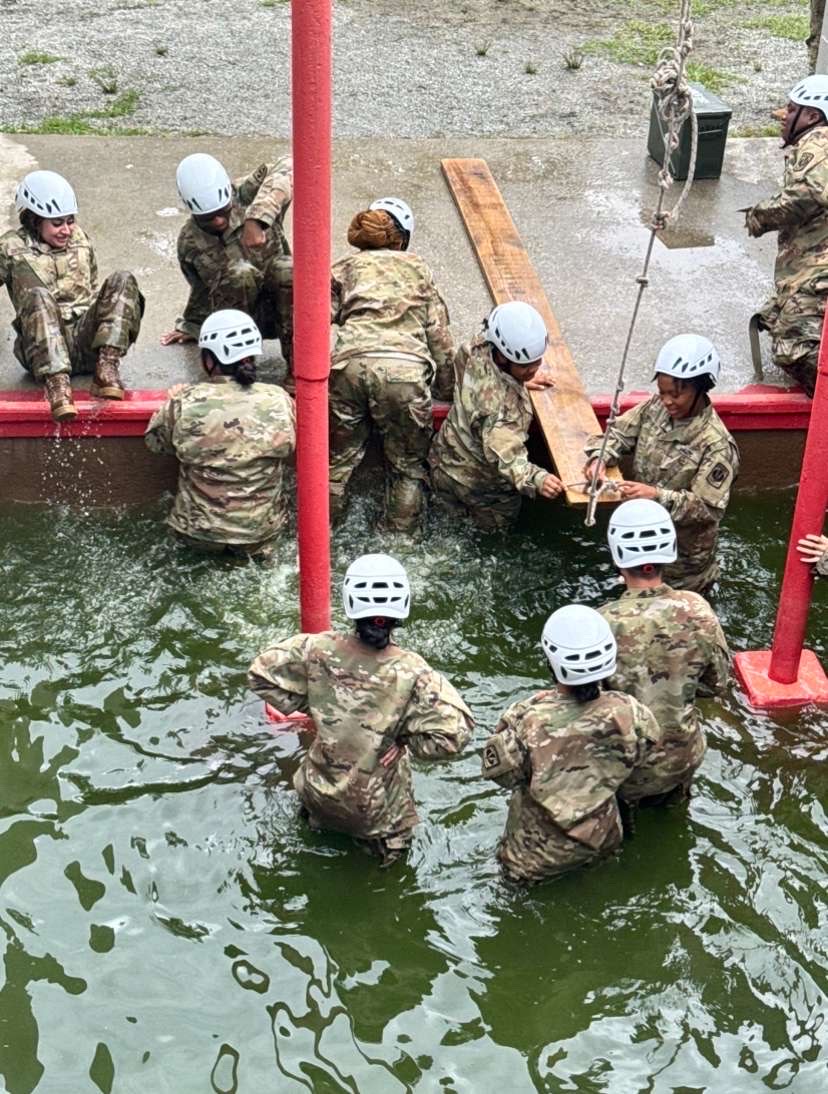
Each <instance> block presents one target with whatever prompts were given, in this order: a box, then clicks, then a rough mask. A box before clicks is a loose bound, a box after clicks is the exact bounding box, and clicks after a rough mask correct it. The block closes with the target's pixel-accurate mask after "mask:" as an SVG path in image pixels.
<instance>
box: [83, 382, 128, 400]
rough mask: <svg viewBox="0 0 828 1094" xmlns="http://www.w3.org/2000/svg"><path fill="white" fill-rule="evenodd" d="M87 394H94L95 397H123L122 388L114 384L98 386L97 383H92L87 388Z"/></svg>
mask: <svg viewBox="0 0 828 1094" xmlns="http://www.w3.org/2000/svg"><path fill="white" fill-rule="evenodd" d="M89 394H90V395H94V396H95V398H96V399H123V397H124V389H123V388H122V387H115V386H114V385H113V386H111V387H110V386H107V387H99V386H98V385H97V384H92V385H91V386H90V388H89Z"/></svg>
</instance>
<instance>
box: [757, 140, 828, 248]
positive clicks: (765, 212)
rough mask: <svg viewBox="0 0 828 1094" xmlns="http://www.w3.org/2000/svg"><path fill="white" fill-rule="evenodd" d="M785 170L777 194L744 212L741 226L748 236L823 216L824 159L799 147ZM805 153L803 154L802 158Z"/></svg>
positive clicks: (827, 174) (827, 194) (827, 189)
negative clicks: (782, 183)
mask: <svg viewBox="0 0 828 1094" xmlns="http://www.w3.org/2000/svg"><path fill="white" fill-rule="evenodd" d="M794 157H795V158H794V159H793V160H792V161H791V162H790V163H789V165H788V167H787V169H786V172H785V185H784V186H783V188H782V190H780V192H779V193H778V194H774V196H773V197H772V198H768V200H767V201H760V202H759V203H758V204H757V205H754V206H753V208H751V209H748V210H747V213H746V214H745V226H746V227H747V230H748V233H749V234H750V235H752V236H761V235H764V234H765V232H776V231H778V230H779V229H780V228H786V227H794V226H796V225H797V224H804V223H805V222H806V221H809V220H812V219H813V218H814V217H817V216H823V215H824V214H825V212H826V208H828V159H826V158H824V157H822V156H820V157H819V158H817V159H814V154H813V152H808V151H807V148H803V149H801V150H799V151H798V152H795V153H794ZM806 157H807V158H806Z"/></svg>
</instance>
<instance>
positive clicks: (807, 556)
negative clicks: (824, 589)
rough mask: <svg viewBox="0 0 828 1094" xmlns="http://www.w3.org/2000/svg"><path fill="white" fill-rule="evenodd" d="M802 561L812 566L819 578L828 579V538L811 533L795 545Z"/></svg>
mask: <svg viewBox="0 0 828 1094" xmlns="http://www.w3.org/2000/svg"><path fill="white" fill-rule="evenodd" d="M796 549H797V551H798V552H799V554H800V555H801V556H802V561H803V562H805V563H808V564H809V565H810V564H813V567H814V570H815V571H816V573H817V574H819V576H820V577H828V536H819V535H816V533H814V532H811V533H810V534H809V535H807V536H804V537H803V538H802V539H801V540H800V541H799V542H798V543H797V545H796Z"/></svg>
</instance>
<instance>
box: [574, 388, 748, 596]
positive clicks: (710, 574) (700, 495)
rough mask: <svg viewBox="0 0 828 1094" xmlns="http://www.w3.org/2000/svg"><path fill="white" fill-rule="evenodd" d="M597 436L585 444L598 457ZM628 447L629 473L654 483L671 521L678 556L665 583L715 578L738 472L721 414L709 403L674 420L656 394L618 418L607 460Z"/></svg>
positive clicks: (702, 583) (696, 584) (695, 582)
mask: <svg viewBox="0 0 828 1094" xmlns="http://www.w3.org/2000/svg"><path fill="white" fill-rule="evenodd" d="M600 448H601V437H600V436H597V437H591V438H590V439H589V441H588V443H587V445H586V453H587V457H588V458H590V459H591V458H592V457H594V456H597V455H598V453H599V451H600ZM629 452H632V453H633V469H632V477H633V479H634V480H635V481H636V482H644V483H648V484H649V485H651V486H655V487H657V488H658V489H657V493H656V501H658V502H660V503H661V504H662V505H663V506H664V507H665V508H666V509H667V510H668V511H669V513H670V516H671V517H672V518H673V523H674V524H675V525H676V534H677V538H678V551H679V559H678V562H677V563H676V564H674V565H673V566H672V567H670V568H669V570H668V573H669V575H670V580H671V583H672V584H674V585H687V586H688V587H691V586H693V587H697V588H699V589H702V588H705V587H707V586H708V585H710V584H712V582H713V581H714V580H715V579H716V577H717V576H718V568H717V566H716V563H715V550H716V540H717V535H718V525H719V522H720V521H721V519H722V517H723V516H724V514H725V510H726V509H727V503H728V501H729V500H730V488H731V486H732V484H733V480H734V479H735V478H736V475H737V474H738V471H739V450H738V448H737V447H736V442H735V441H734V440H733V438H732V437H731V435H730V433H728V431H727V428H726V427H725V425H724V423H723V422H722V420H721V418H720V417H719V415H718V414H717V413H716V411H715V410H714V409H713V407H712V406H710V405H708V406H706V407H705V408H704V410H703V411H702V412H701V414H697V415H696V417H695V418H688V419H685V420H682V421H679V422H674V421H673V419H672V418H671V417H670V415H669V414H668V413H667V411H666V410H665V409H664V407H663V406H662V405H661V400H660V399H659V397H658V396H657V395H654V396H653V397H652V398H650V399H647V400H646V401H645V402H643V403H639V405H638V406H634V407H633V408H632V409H631V410H628V411H627V412H626V413H625V414H622V415H621V416H620V417H619V418H617V419H616V421H615V424H614V425H613V427H612V430H611V432H610V438H609V441H608V443H607V448H606V459H607V462H608V463H609V464H613V463H617V462H618V461H619V460H620V458H621V457H622V456H625V455H627V453H629Z"/></svg>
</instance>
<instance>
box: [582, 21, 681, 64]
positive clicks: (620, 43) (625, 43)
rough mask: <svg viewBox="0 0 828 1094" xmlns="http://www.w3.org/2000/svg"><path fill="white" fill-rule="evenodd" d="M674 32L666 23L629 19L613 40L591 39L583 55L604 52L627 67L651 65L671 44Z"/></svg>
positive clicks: (584, 45)
mask: <svg viewBox="0 0 828 1094" xmlns="http://www.w3.org/2000/svg"><path fill="white" fill-rule="evenodd" d="M675 37H676V32H675V29H674V28H673V27H671V26H670V25H669V24H668V23H645V22H643V21H642V20H640V19H632V20H630V22H629V23H625V24H624V26H623V27H621V29H620V30H619V31H618V33H617V34H615V35H614V36H613V37H612V38H591V39H590V40H589V41H588V42H584V44H583V46H582V47H581V48H582V49H583V51H584V52H585V53H603V54H606V55H607V56H609V57H611V58H612V59H613V61H620V62H621V63H622V64H627V65H654V64H655V63H656V61H657V60H658V55H659V53H660V52H661V50H662V49H664V47H665V46H669V45H672V44H673V42H674V41H675Z"/></svg>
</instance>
